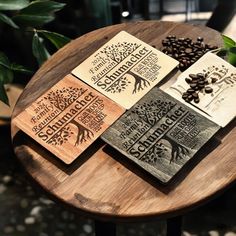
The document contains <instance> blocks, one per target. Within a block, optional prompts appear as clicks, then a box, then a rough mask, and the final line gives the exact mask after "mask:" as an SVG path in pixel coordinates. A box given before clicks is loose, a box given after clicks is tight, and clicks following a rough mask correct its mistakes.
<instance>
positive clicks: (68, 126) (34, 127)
mask: <svg viewBox="0 0 236 236" xmlns="http://www.w3.org/2000/svg"><path fill="white" fill-rule="evenodd" d="M124 111H125V109H124V108H122V107H121V106H119V105H117V104H116V103H114V102H113V101H111V100H110V99H108V98H106V97H105V96H103V95H101V94H100V93H98V92H97V91H95V90H94V89H92V88H91V87H89V86H88V85H86V84H84V83H83V82H81V81H79V80H78V79H77V78H75V77H73V76H72V75H67V76H66V77H65V78H63V79H62V80H61V81H60V82H58V83H57V84H55V85H54V86H53V87H52V88H51V89H49V90H48V91H47V92H46V93H45V94H43V95H42V96H41V97H39V98H38V99H37V100H36V101H35V102H34V103H32V104H31V105H30V106H29V107H28V108H26V109H25V111H23V112H22V113H20V114H19V115H18V116H17V117H16V118H15V119H14V120H13V122H14V123H15V125H16V126H18V127H19V128H20V129H22V130H23V131H24V132H25V133H27V134H28V135H29V136H31V137H32V138H33V139H35V140H36V141H37V142H38V143H40V144H41V145H42V146H44V147H45V148H47V149H48V150H49V151H50V152H52V153H53V154H55V155H56V156H57V157H58V158H60V159H61V160H62V161H63V162H65V163H67V164H69V163H71V162H72V161H73V160H75V159H76V158H77V157H78V155H80V154H81V153H82V152H83V151H84V150H85V149H86V148H87V147H88V146H89V145H90V144H91V143H93V142H94V141H95V140H96V139H97V138H98V137H99V136H100V135H101V134H102V133H103V132H104V131H105V130H106V129H107V128H108V127H109V126H110V125H111V124H112V123H113V122H114V121H115V120H116V119H118V118H119V117H120V115H121V114H122V113H124Z"/></svg>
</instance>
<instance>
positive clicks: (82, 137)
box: [70, 119, 94, 146]
mask: <svg viewBox="0 0 236 236" xmlns="http://www.w3.org/2000/svg"><path fill="white" fill-rule="evenodd" d="M70 124H73V125H74V126H76V128H77V129H78V133H77V138H76V142H75V146H76V145H79V144H82V143H83V142H86V141H87V140H88V139H91V138H92V137H93V136H94V134H93V132H92V131H91V130H89V129H87V128H85V127H84V126H83V125H81V124H79V123H78V122H77V121H75V120H74V119H73V120H72V121H71V122H70Z"/></svg>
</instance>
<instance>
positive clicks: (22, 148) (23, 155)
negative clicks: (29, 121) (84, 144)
mask: <svg viewBox="0 0 236 236" xmlns="http://www.w3.org/2000/svg"><path fill="white" fill-rule="evenodd" d="M103 145H104V142H103V141H102V140H100V139H97V140H96V141H95V142H94V143H93V144H92V147H93V148H87V149H86V150H85V151H84V152H83V153H82V154H80V156H79V157H78V158H77V159H76V160H75V161H73V162H72V163H71V164H69V165H68V164H65V163H64V162H63V161H61V160H60V159H59V158H58V157H56V156H55V155H54V154H52V153H51V152H49V151H48V150H47V149H46V148H44V147H43V146H42V145H40V144H38V143H37V142H36V141H35V140H33V139H32V138H31V137H29V136H28V135H26V134H25V133H24V132H22V131H19V132H18V133H17V134H16V135H15V137H14V138H13V146H14V147H15V153H16V154H17V156H18V157H19V158H20V159H21V160H22V162H23V163H26V164H27V168H29V169H31V170H32V169H35V170H37V169H38V168H39V167H40V161H35V159H34V158H35V157H33V155H32V154H31V153H30V151H29V150H30V149H31V150H32V151H33V152H35V153H36V154H37V156H40V157H41V159H45V160H47V161H48V162H50V163H51V164H53V165H55V166H56V167H57V168H58V169H60V170H61V171H63V172H65V173H66V174H68V175H71V174H72V173H73V172H74V171H76V170H77V169H78V168H80V166H82V165H83V164H84V163H85V162H86V161H87V160H88V159H89V158H90V157H91V156H93V155H94V154H95V153H96V152H97V151H98V150H99V149H100V148H101V147H102V146H103ZM26 147H27V148H26Z"/></svg>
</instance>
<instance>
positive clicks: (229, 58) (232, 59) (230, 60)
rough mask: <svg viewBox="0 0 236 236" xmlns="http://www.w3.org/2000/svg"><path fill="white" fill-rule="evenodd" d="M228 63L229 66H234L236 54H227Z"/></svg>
mask: <svg viewBox="0 0 236 236" xmlns="http://www.w3.org/2000/svg"><path fill="white" fill-rule="evenodd" d="M228 62H229V63H230V64H231V65H233V66H236V54H235V53H228Z"/></svg>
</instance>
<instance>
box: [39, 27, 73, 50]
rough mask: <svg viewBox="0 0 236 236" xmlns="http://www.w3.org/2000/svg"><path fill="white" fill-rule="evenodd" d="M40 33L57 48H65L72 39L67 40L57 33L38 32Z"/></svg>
mask: <svg viewBox="0 0 236 236" xmlns="http://www.w3.org/2000/svg"><path fill="white" fill-rule="evenodd" d="M37 32H38V33H40V34H42V35H43V36H44V37H45V38H47V39H48V40H50V42H51V43H52V44H53V45H54V46H55V47H56V48H57V49H59V48H61V47H63V46H64V45H65V44H67V43H69V42H70V39H69V38H67V37H66V36H64V35H61V34H58V33H55V32H50V31H46V30H38V31H37Z"/></svg>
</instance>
